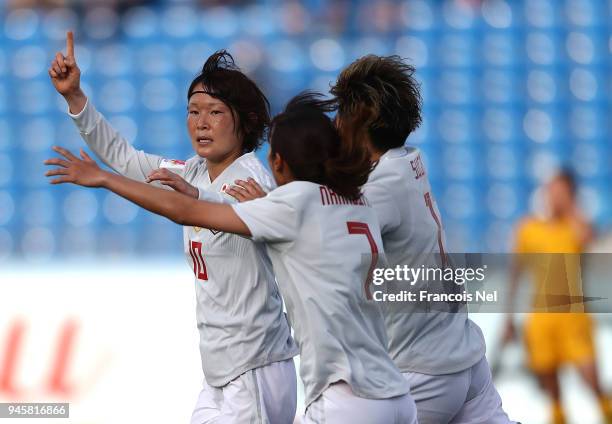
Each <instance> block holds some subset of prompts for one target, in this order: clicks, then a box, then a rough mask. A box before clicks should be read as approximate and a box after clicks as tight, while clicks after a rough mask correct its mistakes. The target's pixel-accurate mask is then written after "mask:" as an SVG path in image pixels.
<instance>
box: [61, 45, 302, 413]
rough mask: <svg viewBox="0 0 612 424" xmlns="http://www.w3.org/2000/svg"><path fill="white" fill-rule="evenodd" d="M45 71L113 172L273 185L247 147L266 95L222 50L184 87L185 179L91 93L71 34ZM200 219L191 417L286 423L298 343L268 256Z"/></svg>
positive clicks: (262, 116) (174, 181) (192, 258)
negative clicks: (114, 120) (197, 365)
mask: <svg viewBox="0 0 612 424" xmlns="http://www.w3.org/2000/svg"><path fill="white" fill-rule="evenodd" d="M49 75H50V76H51V80H52V82H53V84H54V86H55V88H56V89H57V91H58V92H59V93H60V94H62V95H63V96H64V98H65V99H66V101H67V103H68V105H69V108H70V112H71V116H72V118H73V119H74V122H75V124H76V125H77V127H78V128H79V130H80V132H81V135H82V136H83V138H84V139H85V141H86V142H87V144H88V145H89V147H90V148H91V149H92V150H93V151H94V152H95V153H96V154H97V155H98V156H99V157H100V158H101V159H102V161H103V162H105V163H106V164H107V165H109V166H110V167H111V168H113V169H114V170H115V171H117V172H118V173H119V174H122V175H125V176H127V177H129V178H131V179H133V180H137V181H160V182H161V184H164V185H167V186H170V187H172V188H174V189H176V190H178V191H181V192H183V193H186V194H188V195H190V196H192V197H195V198H197V197H202V198H204V197H207V198H208V197H212V198H214V199H216V200H218V201H220V200H225V201H228V202H229V201H230V200H229V199H231V198H229V197H228V198H227V199H223V197H224V196H225V195H224V194H223V190H224V187H225V186H227V185H228V183H231V182H233V181H234V180H235V179H236V178H242V179H246V178H254V179H255V180H256V181H259V182H260V183H261V184H262V185H263V186H264V187H266V188H267V189H271V188H272V187H273V185H274V182H273V181H272V178H271V177H270V176H269V174H268V173H267V171H266V170H265V168H264V167H263V165H262V164H261V162H259V160H257V158H256V157H255V155H254V153H252V151H253V150H255V149H256V148H257V147H258V146H259V144H260V139H261V137H262V135H263V131H264V129H265V127H266V126H267V124H268V123H269V106H268V101H267V99H266V98H265V96H264V95H263V93H262V92H261V91H260V90H259V88H258V87H257V86H256V85H255V83H253V82H252V81H251V80H250V79H249V78H248V77H247V76H246V75H244V74H243V73H242V72H240V70H239V69H238V68H237V67H236V66H235V65H234V62H233V59H232V57H231V56H230V55H229V54H227V53H225V52H223V51H221V52H218V53H215V54H213V55H212V56H210V57H209V58H208V60H207V61H206V63H205V64H204V67H203V68H202V72H201V73H200V74H199V75H198V76H197V77H196V78H195V79H194V80H193V82H192V83H191V86H190V87H189V90H188V93H187V99H188V115H187V128H188V131H189V135H190V137H191V144H192V146H193V148H194V150H195V152H196V154H197V155H196V156H194V157H193V158H191V159H189V160H188V161H187V162H186V163H185V164H184V165H182V166H180V168H182V175H183V177H184V179H183V178H181V177H179V176H178V175H176V174H175V173H172V172H170V171H168V169H159V168H162V166H165V165H168V164H170V165H174V164H176V161H169V160H166V159H163V158H162V157H160V156H156V155H152V154H148V153H144V152H142V151H138V150H136V149H134V147H132V146H131V145H130V144H129V143H128V142H127V141H126V140H125V139H124V138H123V137H122V136H121V135H120V134H119V133H118V132H117V131H115V130H114V129H113V128H112V127H111V126H110V125H109V123H108V122H107V121H106V120H105V119H104V118H103V117H102V115H101V114H100V113H98V112H97V111H96V110H95V108H94V106H93V105H92V104H91V102H89V101H88V100H87V97H86V96H85V94H84V93H83V92H82V91H81V89H80V86H79V80H80V71H79V68H78V66H77V64H76V60H75V57H74V42H73V36H72V33H68V37H67V56H66V57H64V56H63V55H62V54H61V53H58V54H57V55H56V58H55V59H54V61H53V62H52V65H51V68H50V69H49ZM179 165H180V164H179ZM196 187H197V188H196ZM201 227H202V226H191V225H185V226H184V227H183V232H184V240H185V256H186V259H187V262H188V263H189V265H190V267H192V268H193V271H194V274H195V288H196V298H197V307H196V317H197V326H198V330H199V333H200V352H201V357H202V368H203V371H204V377H205V379H204V383H203V389H202V391H201V393H200V395H199V398H198V401H197V404H196V407H195V410H194V412H193V415H192V421H191V422H192V424H202V423H208V422H215V423H217V422H222V423H245V422H246V423H248V422H272V423H292V422H293V419H294V417H295V410H296V403H297V381H296V373H295V366H294V364H293V356H295V355H296V354H297V352H298V348H297V345H296V344H295V342H294V341H293V339H292V337H291V333H290V328H289V324H288V322H287V319H286V317H285V314H284V313H283V305H282V300H281V297H280V294H279V293H278V287H277V285H276V283H275V281H274V275H273V273H272V265H271V263H270V259H269V257H268V256H267V254H266V252H265V249H264V247H263V246H262V245H261V244H258V243H254V242H252V241H251V240H248V239H246V238H244V237H239V236H237V235H234V234H230V233H227V232H219V231H211V230H209V229H204V228H201Z"/></svg>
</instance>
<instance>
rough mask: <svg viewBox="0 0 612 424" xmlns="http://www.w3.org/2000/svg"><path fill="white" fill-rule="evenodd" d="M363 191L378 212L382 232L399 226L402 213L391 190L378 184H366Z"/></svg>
mask: <svg viewBox="0 0 612 424" xmlns="http://www.w3.org/2000/svg"><path fill="white" fill-rule="evenodd" d="M363 193H364V195H365V197H366V199H367V200H368V202H369V203H370V206H372V208H373V209H374V211H375V212H376V215H377V217H378V222H379V224H380V230H381V233H382V234H385V233H388V232H391V231H393V230H395V229H396V228H397V227H399V225H400V223H401V215H400V213H399V209H398V207H397V204H396V202H395V199H394V198H393V196H392V195H391V193H390V192H389V190H387V189H385V188H383V187H381V186H380V185H378V184H366V185H365V186H364V187H363Z"/></svg>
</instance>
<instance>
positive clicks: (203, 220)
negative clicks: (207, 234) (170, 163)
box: [102, 172, 251, 236]
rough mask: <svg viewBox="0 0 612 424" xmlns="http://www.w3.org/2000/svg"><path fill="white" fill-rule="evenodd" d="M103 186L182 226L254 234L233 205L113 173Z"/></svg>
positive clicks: (107, 177) (106, 174) (105, 179)
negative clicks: (207, 200) (213, 201)
mask: <svg viewBox="0 0 612 424" xmlns="http://www.w3.org/2000/svg"><path fill="white" fill-rule="evenodd" d="M102 186H103V187H104V188H106V189H108V190H110V191H112V192H114V193H116V194H118V195H119V196H121V197H123V198H125V199H127V200H129V201H131V202H133V203H135V204H137V205H138V206H140V207H142V208H144V209H146V210H148V211H150V212H153V213H155V214H157V215H161V216H164V217H166V218H168V219H170V220H171V221H173V222H175V223H177V224H180V225H189V226H197V227H202V228H210V229H214V230H220V231H225V232H229V233H235V234H241V235H246V236H250V235H251V234H250V231H249V229H248V228H247V226H246V225H245V224H244V222H242V220H240V218H238V216H237V215H236V213H235V212H234V210H233V209H232V207H231V206H230V205H226V204H215V203H209V202H202V201H199V200H197V199H193V198H190V197H188V196H186V195H184V194H181V193H177V192H174V191H169V190H164V189H161V188H157V187H152V186H151V185H149V184H145V183H141V182H138V181H134V180H131V179H129V178H126V177H123V176H121V175H116V174H111V173H110V172H107V173H105V177H104V182H103V184H102Z"/></svg>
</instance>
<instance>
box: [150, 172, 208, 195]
mask: <svg viewBox="0 0 612 424" xmlns="http://www.w3.org/2000/svg"><path fill="white" fill-rule="evenodd" d="M151 181H159V182H160V184H163V185H165V186H168V187H172V188H173V189H174V190H175V191H178V192H179V193H183V194H186V195H187V196H189V197H193V198H194V199H197V198H198V196H199V194H200V193H199V192H198V189H197V188H195V187H194V186H192V185H191V184H189V183H188V182H187V181H185V180H184V179H183V178H182V177H181V176H180V175H178V174H176V173H174V172H172V171H169V170H167V169H166V168H159V169H156V170H154V171H153V172H151V173H150V174H149V175H148V176H147V182H148V183H150V182H151Z"/></svg>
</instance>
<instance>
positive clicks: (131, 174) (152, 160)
mask: <svg viewBox="0 0 612 424" xmlns="http://www.w3.org/2000/svg"><path fill="white" fill-rule="evenodd" d="M68 114H69V115H70V117H71V118H72V120H73V121H74V123H75V125H76V126H77V128H78V129H79V132H80V133H81V137H82V138H83V140H85V142H86V143H87V145H88V146H89V148H90V149H91V150H92V151H93V152H94V153H95V154H96V155H97V156H98V158H100V160H101V161H102V162H104V163H105V164H106V165H108V166H109V167H110V168H112V169H113V170H114V171H115V172H117V173H119V174H121V175H124V176H126V177H128V178H131V179H134V180H138V181H145V180H146V178H147V176H148V175H149V174H150V173H151V172H152V171H153V170H155V169H157V168H159V167H160V164H161V161H162V157H161V156H157V155H152V154H149V153H145V152H143V151H141V150H137V149H135V148H134V146H132V145H131V144H130V143H129V142H128V141H127V140H126V139H125V138H124V137H123V136H122V135H121V134H119V132H118V131H117V130H115V129H114V128H113V127H112V126H111V125H110V124H109V122H108V121H107V120H106V119H105V118H104V117H103V116H102V114H101V113H100V112H98V111H97V110H96V108H95V107H94V105H93V104H92V103H91V102H90V101H89V99H87V103H86V104H85V107H84V108H83V110H82V111H81V112H79V113H78V114H76V115H73V114H71V113H70V112H68Z"/></svg>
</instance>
